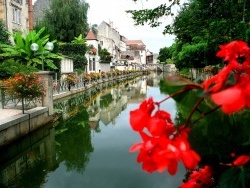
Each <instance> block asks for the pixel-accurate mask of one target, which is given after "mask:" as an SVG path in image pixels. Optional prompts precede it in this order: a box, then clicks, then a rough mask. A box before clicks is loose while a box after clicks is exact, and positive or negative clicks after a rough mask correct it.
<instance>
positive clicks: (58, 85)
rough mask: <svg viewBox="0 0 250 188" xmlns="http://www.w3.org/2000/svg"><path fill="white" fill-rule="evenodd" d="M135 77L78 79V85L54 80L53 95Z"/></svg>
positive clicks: (125, 75) (128, 75)
mask: <svg viewBox="0 0 250 188" xmlns="http://www.w3.org/2000/svg"><path fill="white" fill-rule="evenodd" d="M132 75H134V73H133V74H123V75H116V76H110V77H108V76H105V77H101V78H96V79H91V80H86V79H84V78H83V77H81V76H80V77H78V81H77V83H76V84H69V83H67V81H65V80H63V79H62V80H54V81H53V95H56V94H60V93H63V92H67V91H71V90H75V89H79V88H89V87H92V86H94V85H96V84H99V83H103V82H108V81H111V80H120V81H122V80H124V79H126V78H127V77H130V76H132Z"/></svg>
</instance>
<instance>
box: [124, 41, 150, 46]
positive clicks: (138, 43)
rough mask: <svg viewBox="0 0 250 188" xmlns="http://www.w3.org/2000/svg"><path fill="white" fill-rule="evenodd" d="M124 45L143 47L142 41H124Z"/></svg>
mask: <svg viewBox="0 0 250 188" xmlns="http://www.w3.org/2000/svg"><path fill="white" fill-rule="evenodd" d="M125 43H126V44H127V45H130V44H137V45H141V46H145V44H144V43H143V42H142V40H126V41H125Z"/></svg>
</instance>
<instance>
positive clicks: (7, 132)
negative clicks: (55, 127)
mask: <svg viewBox="0 0 250 188" xmlns="http://www.w3.org/2000/svg"><path fill="white" fill-rule="evenodd" d="M52 120H53V116H50V115H49V108H48V107H36V108H33V109H30V110H27V111H25V113H24V114H19V115H15V116H12V117H8V118H6V119H3V120H1V122H0V146H3V145H6V144H8V143H10V142H12V141H14V140H17V139H18V138H21V137H22V136H24V135H27V134H28V133H30V132H32V131H34V130H36V129H38V128H39V127H42V126H43V125H45V124H47V123H49V122H50V121H52Z"/></svg>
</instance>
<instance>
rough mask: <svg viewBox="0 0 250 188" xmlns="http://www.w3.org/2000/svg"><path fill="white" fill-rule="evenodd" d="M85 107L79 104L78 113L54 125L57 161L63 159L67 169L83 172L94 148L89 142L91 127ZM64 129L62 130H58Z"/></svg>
mask: <svg viewBox="0 0 250 188" xmlns="http://www.w3.org/2000/svg"><path fill="white" fill-rule="evenodd" d="M88 118H89V115H88V113H87V111H86V107H84V106H79V111H78V113H77V114H76V115H75V116H74V117H71V118H70V119H68V120H67V121H65V122H64V121H60V119H59V122H60V123H59V125H57V126H56V132H57V135H56V138H55V139H56V153H57V156H58V162H62V161H64V163H65V165H66V167H67V170H69V171H70V170H76V171H77V172H84V170H85V167H86V165H87V163H88V161H89V155H90V153H91V152H93V150H94V148H93V146H92V143H91V128H90V126H88ZM60 130H64V131H60Z"/></svg>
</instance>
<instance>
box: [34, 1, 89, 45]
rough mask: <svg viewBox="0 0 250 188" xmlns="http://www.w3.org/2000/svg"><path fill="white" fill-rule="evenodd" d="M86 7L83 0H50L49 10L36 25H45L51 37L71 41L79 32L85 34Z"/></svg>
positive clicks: (86, 26)
mask: <svg viewBox="0 0 250 188" xmlns="http://www.w3.org/2000/svg"><path fill="white" fill-rule="evenodd" d="M88 9H89V5H88V3H86V2H85V0H71V1H68V0H52V1H51V4H50V8H49V10H47V11H46V12H45V16H44V18H43V19H41V21H40V22H39V23H38V25H40V27H41V26H45V27H46V28H47V30H46V32H47V33H49V34H50V35H51V37H52V39H57V40H58V41H62V42H71V41H72V40H74V37H77V36H79V35H80V34H82V35H83V36H86V34H87V31H88V23H87V11H88Z"/></svg>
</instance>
